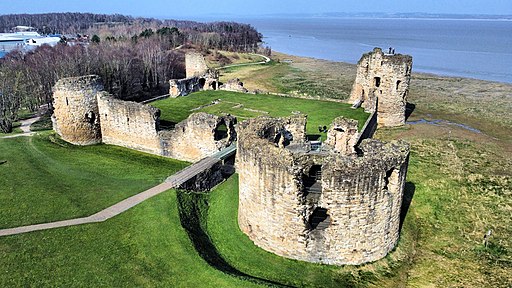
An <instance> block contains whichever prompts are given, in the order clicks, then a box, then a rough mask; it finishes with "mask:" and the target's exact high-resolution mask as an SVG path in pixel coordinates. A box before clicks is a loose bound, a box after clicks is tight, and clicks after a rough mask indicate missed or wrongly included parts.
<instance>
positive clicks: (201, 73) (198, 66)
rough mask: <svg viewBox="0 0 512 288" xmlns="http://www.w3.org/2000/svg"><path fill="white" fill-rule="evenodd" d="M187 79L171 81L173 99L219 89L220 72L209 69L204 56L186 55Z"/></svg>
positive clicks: (190, 53)
mask: <svg viewBox="0 0 512 288" xmlns="http://www.w3.org/2000/svg"><path fill="white" fill-rule="evenodd" d="M185 69H186V76H187V78H185V79H171V80H169V95H170V96H171V97H179V96H186V95H188V94H190V93H193V92H197V91H201V90H217V89H219V72H218V71H217V70H215V69H210V68H208V65H206V61H205V60H204V57H203V55H201V54H200V53H197V52H188V53H186V54H185Z"/></svg>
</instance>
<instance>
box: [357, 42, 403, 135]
mask: <svg viewBox="0 0 512 288" xmlns="http://www.w3.org/2000/svg"><path fill="white" fill-rule="evenodd" d="M411 69H412V57H411V56H409V55H402V54H384V53H383V52H382V49H380V48H375V49H374V50H373V51H372V52H370V53H366V54H364V55H363V56H362V57H361V59H360V60H359V62H358V63H357V75H356V80H355V82H354V85H353V87H352V93H351V95H350V100H349V101H350V102H351V103H353V104H354V106H362V107H363V108H364V109H365V111H367V112H373V111H377V123H378V125H379V126H388V127H393V126H401V125H404V124H405V108H406V103H407V94H408V92H409V82H410V80H411Z"/></svg>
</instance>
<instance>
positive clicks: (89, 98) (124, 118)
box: [52, 76, 236, 161]
mask: <svg viewBox="0 0 512 288" xmlns="http://www.w3.org/2000/svg"><path fill="white" fill-rule="evenodd" d="M102 89H103V87H102V85H101V81H100V79H99V78H98V77H97V76H85V77H73V78H65V79H61V80H59V81H58V82H57V84H56V85H55V88H54V108H55V110H54V114H53V116H52V119H53V127H54V130H55V131H56V132H57V133H58V134H59V135H60V136H61V137H62V139H64V140H66V141H68V142H70V143H73V144H77V145H89V144H96V143H101V142H103V143H106V144H112V145H117V146H122V147H127V148H130V149H135V150H139V151H142V152H147V153H152V154H156V155H162V156H167V157H172V158H175V159H179V160H185V161H197V160H199V159H202V158H204V157H206V156H209V155H211V154H213V153H215V152H218V151H220V150H222V149H223V148H225V147H228V146H229V145H231V143H232V142H233V141H235V140H236V133H235V129H234V124H236V118H234V117H232V116H215V115H210V114H206V113H195V114H192V115H190V116H189V118H188V119H185V120H184V121H182V122H180V123H177V124H176V125H175V128H174V129H171V130H161V129H160V110H159V109H157V108H154V107H152V106H149V105H145V104H141V103H135V102H128V101H121V100H118V99H114V98H113V97H112V96H111V95H109V94H108V93H106V92H104V91H102Z"/></svg>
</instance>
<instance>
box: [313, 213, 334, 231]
mask: <svg viewBox="0 0 512 288" xmlns="http://www.w3.org/2000/svg"><path fill="white" fill-rule="evenodd" d="M327 212H328V210H327V209H325V208H322V207H316V208H315V210H314V211H313V213H312V214H311V216H309V221H308V224H309V228H310V230H315V229H317V230H323V229H325V228H327V227H329V224H330V223H331V219H330V216H329V214H327Z"/></svg>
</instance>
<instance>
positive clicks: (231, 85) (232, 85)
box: [219, 78, 249, 93]
mask: <svg viewBox="0 0 512 288" xmlns="http://www.w3.org/2000/svg"><path fill="white" fill-rule="evenodd" d="M219 90H224V91H233V92H240V93H247V92H249V90H247V89H246V88H245V87H244V83H243V82H242V81H240V79H238V78H234V79H230V80H228V81H227V82H226V83H224V84H222V85H221V86H219Z"/></svg>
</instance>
